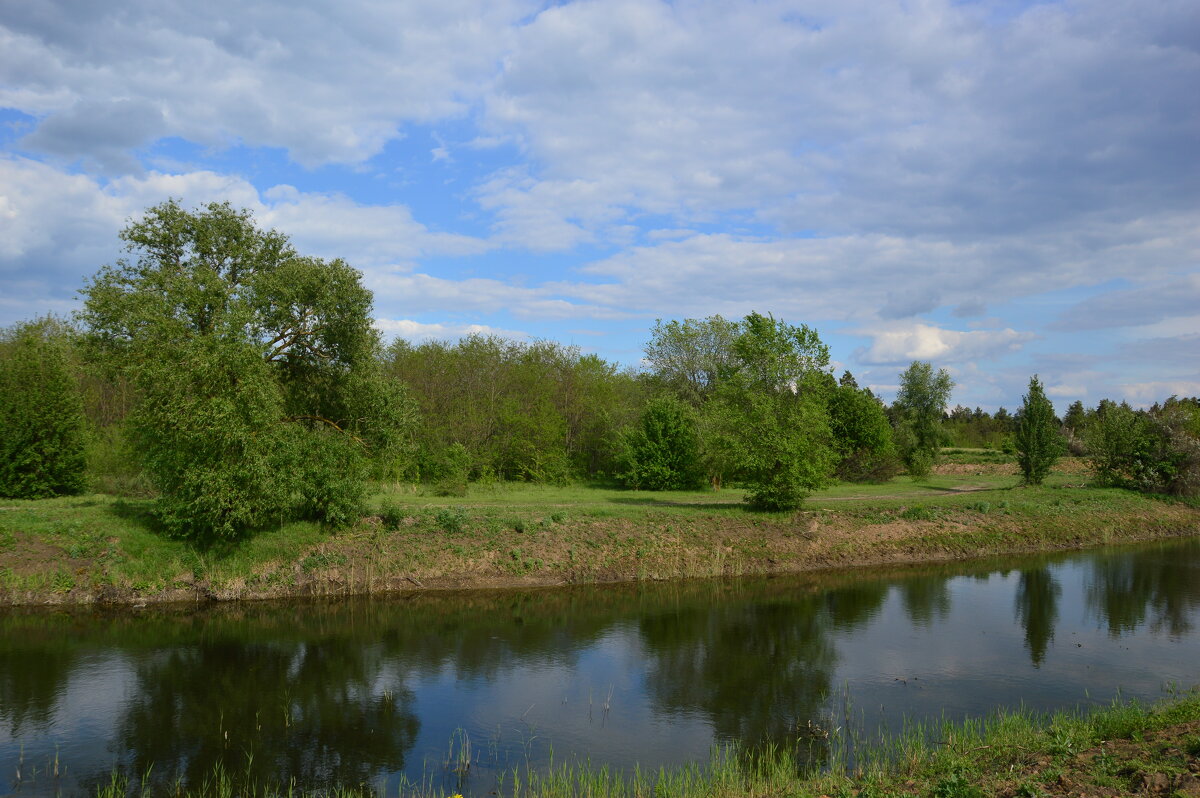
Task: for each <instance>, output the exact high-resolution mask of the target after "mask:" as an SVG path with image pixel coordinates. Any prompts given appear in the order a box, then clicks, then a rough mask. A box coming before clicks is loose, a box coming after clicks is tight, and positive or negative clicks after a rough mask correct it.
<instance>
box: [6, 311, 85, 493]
mask: <svg viewBox="0 0 1200 798" xmlns="http://www.w3.org/2000/svg"><path fill="white" fill-rule="evenodd" d="M68 358H69V353H68V340H67V331H66V329H65V328H64V327H63V325H62V324H61V323H60V322H57V321H55V320H54V319H51V318H46V319H41V320H39V321H34V322H28V323H26V324H20V325H17V326H16V327H13V328H10V329H8V330H4V331H3V332H0V496H5V497H10V498H20V499H38V498H43V497H47V496H56V495H59V494H64V493H79V492H80V491H82V490H83V488H84V487H85V484H86V481H85V475H84V469H85V464H86V453H85V441H84V417H83V401H82V399H81V397H80V395H79V389H78V386H77V385H76V384H75V381H74V379H73V378H72V376H71V371H70V368H69V362H68Z"/></svg>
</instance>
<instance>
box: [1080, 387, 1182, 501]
mask: <svg viewBox="0 0 1200 798" xmlns="http://www.w3.org/2000/svg"><path fill="white" fill-rule="evenodd" d="M1195 412H1196V411H1195V410H1194V409H1190V408H1188V407H1186V406H1180V405H1178V404H1175V405H1168V407H1166V408H1163V409H1160V410H1159V411H1158V412H1157V413H1148V412H1145V411H1137V410H1134V409H1132V408H1131V407H1129V405H1127V404H1125V403H1122V404H1119V405H1118V404H1115V403H1113V402H1106V401H1102V402H1101V403H1100V406H1098V407H1097V408H1096V411H1095V412H1094V413H1093V415H1092V418H1091V419H1090V420H1089V423H1088V426H1087V444H1088V450H1089V451H1090V453H1091V461H1092V466H1093V467H1094V468H1095V470H1096V478H1097V481H1098V482H1100V484H1102V485H1111V486H1116V487H1126V488H1132V489H1134V490H1142V491H1147V492H1151V493H1167V494H1172V495H1177V496H1195V495H1197V494H1198V493H1200V439H1197V438H1196V437H1194V436H1193V435H1192V433H1191V432H1190V430H1191V425H1192V424H1193V423H1194V415H1193V414H1194V413H1195Z"/></svg>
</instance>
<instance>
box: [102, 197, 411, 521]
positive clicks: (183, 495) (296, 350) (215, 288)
mask: <svg viewBox="0 0 1200 798" xmlns="http://www.w3.org/2000/svg"><path fill="white" fill-rule="evenodd" d="M121 238H122V240H124V241H125V242H126V245H127V246H126V249H127V251H128V252H129V253H130V254H131V255H132V256H134V260H133V261H129V260H121V261H118V262H117V264H116V265H115V266H106V267H104V268H102V269H101V270H100V272H99V273H98V274H97V275H96V276H95V278H94V279H93V280H92V281H91V283H90V284H89V285H88V286H87V288H86V289H85V291H84V293H85V295H86V303H85V306H84V310H83V312H82V313H81V314H80V317H81V320H82V321H83V322H84V324H85V325H86V327H87V329H88V333H89V335H88V341H89V345H90V349H91V353H92V355H93V357H94V358H95V360H96V362H98V363H99V364H101V365H102V366H103V367H104V369H105V370H106V372H107V373H108V374H109V375H111V376H112V377H113V378H114V379H124V380H128V381H129V383H130V384H131V385H132V386H133V387H134V389H135V390H136V393H137V400H136V404H135V406H134V408H133V410H132V411H131V413H130V418H129V420H130V431H131V434H132V436H133V438H134V440H135V443H136V450H137V451H138V453H139V455H140V456H141V457H142V460H143V464H144V467H145V470H146V472H147V474H148V475H149V476H150V478H151V480H152V482H153V483H154V485H155V487H156V488H157V489H158V490H159V491H160V494H161V495H160V497H159V499H158V515H159V518H160V519H161V521H162V523H163V525H164V526H165V527H166V528H167V529H168V530H169V531H171V532H173V533H176V534H179V535H183V536H187V537H191V538H232V537H236V536H238V535H240V534H242V533H243V532H245V531H246V530H249V529H253V528H256V527H260V526H263V525H265V524H267V523H278V522H282V521H286V520H288V519H291V518H309V519H314V520H319V521H322V522H324V523H328V524H333V525H343V524H346V523H349V522H350V521H351V520H352V518H353V516H354V514H355V513H356V512H357V507H358V504H359V502H360V501H361V497H362V494H363V488H364V483H363V480H364V479H365V477H366V476H367V474H368V471H369V466H370V463H369V461H368V455H369V454H370V455H373V456H374V457H375V460H376V464H379V463H384V464H385V465H386V467H385V468H384V467H382V466H381V467H380V468H381V470H395V469H396V468H397V467H398V466H397V463H396V460H397V458H398V457H399V456H400V453H401V452H402V451H403V450H404V448H405V446H406V445H407V444H406V442H407V441H408V439H409V438H410V437H411V433H410V427H411V425H412V423H413V421H414V409H413V407H412V405H411V402H409V401H408V400H407V398H406V395H405V393H404V391H403V390H402V389H400V387H399V386H398V385H397V384H395V383H394V382H393V381H392V380H390V379H389V378H388V377H386V375H385V374H384V373H383V372H382V370H381V369H380V368H379V367H378V363H377V359H378V355H379V340H378V336H377V334H376V333H375V332H374V330H373V329H372V327H371V295H370V292H368V291H367V290H366V289H365V288H363V287H362V285H361V283H360V276H359V274H358V272H356V271H355V270H354V269H352V268H350V267H349V266H348V265H346V264H345V263H344V262H342V261H340V260H334V261H329V262H326V261H322V260H319V259H316V258H307V257H302V256H300V255H298V254H297V253H296V252H295V251H294V250H293V249H292V247H291V245H290V244H289V243H288V241H287V239H286V237H284V236H283V235H281V234H279V233H276V232H274V231H260V230H259V229H257V228H256V227H255V225H254V223H253V220H252V218H251V217H250V214H249V212H247V211H240V210H235V209H234V208H232V207H231V206H229V205H228V204H216V203H214V204H210V205H208V206H206V207H205V208H204V209H202V210H199V211H196V212H189V211H186V210H184V209H183V208H182V207H180V206H179V204H178V203H176V202H174V201H171V202H166V203H164V204H162V205H159V206H156V207H153V208H150V209H149V210H148V211H147V212H146V214H145V216H144V217H143V218H142V219H141V220H138V221H136V222H134V223H132V224H130V225H129V226H128V227H126V228H125V230H123V231H122V233H121Z"/></svg>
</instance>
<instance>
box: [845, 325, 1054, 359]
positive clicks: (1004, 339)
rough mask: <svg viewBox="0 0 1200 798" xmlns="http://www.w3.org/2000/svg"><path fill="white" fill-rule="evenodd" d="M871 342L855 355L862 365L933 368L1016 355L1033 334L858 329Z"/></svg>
mask: <svg viewBox="0 0 1200 798" xmlns="http://www.w3.org/2000/svg"><path fill="white" fill-rule="evenodd" d="M858 332H859V333H860V334H863V335H869V336H870V337H871V338H872V339H873V341H872V343H871V345H870V346H869V347H867V348H865V349H861V350H859V351H858V352H856V353H855V357H856V359H858V360H859V361H860V362H862V363H872V364H883V363H895V364H903V363H908V362H911V361H913V360H928V361H933V362H934V363H935V364H938V365H940V364H944V363H957V362H963V361H975V360H984V359H989V358H996V357H1001V356H1003V355H1007V354H1011V353H1013V352H1017V351H1019V350H1020V349H1021V347H1022V346H1023V345H1024V344H1025V343H1026V342H1028V341H1031V340H1033V338H1034V337H1035V336H1034V334H1033V333H1029V332H1017V331H1016V330H1012V329H1005V330H972V331H970V332H960V331H958V330H945V329H942V328H940V327H934V326H932V325H929V324H919V323H917V324H896V325H888V326H880V327H875V328H868V329H862V330H859V331H858Z"/></svg>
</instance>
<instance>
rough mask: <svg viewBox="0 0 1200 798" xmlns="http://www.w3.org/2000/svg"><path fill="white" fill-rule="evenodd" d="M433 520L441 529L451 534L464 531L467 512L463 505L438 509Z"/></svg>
mask: <svg viewBox="0 0 1200 798" xmlns="http://www.w3.org/2000/svg"><path fill="white" fill-rule="evenodd" d="M433 522H434V523H435V524H437V525H438V527H439V528H440V529H442V530H443V531H445V532H449V533H451V534H458V533H459V532H462V531H463V529H464V528H466V525H467V513H466V511H464V510H463V509H462V508H461V507H455V508H454V509H450V508H448V507H447V508H445V509H442V510H438V511H437V513H435V514H434V516H433Z"/></svg>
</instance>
